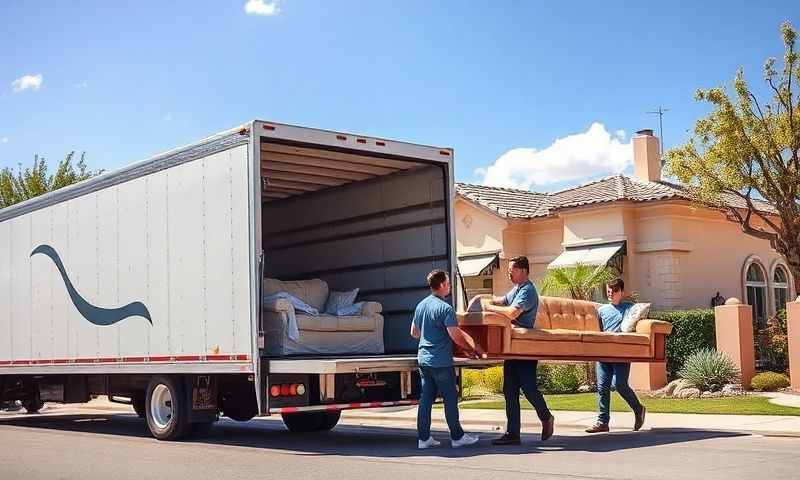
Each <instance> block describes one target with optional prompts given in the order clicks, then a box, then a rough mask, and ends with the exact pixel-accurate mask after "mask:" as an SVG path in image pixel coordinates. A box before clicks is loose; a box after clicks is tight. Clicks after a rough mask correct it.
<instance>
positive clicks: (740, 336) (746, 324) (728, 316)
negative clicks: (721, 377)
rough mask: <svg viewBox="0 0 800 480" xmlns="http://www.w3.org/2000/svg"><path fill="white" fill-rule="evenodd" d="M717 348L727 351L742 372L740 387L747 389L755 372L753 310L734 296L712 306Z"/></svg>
mask: <svg viewBox="0 0 800 480" xmlns="http://www.w3.org/2000/svg"><path fill="white" fill-rule="evenodd" d="M714 323H715V329H716V333H717V350H718V351H720V352H724V353H727V354H728V356H729V357H731V359H733V362H734V363H735V364H736V366H737V367H738V368H739V370H740V371H741V372H742V388H744V389H746V390H749V389H750V381H751V380H752V379H753V376H754V375H755V373H756V358H755V345H754V342H753V310H752V307H751V306H750V305H743V304H742V303H741V302H740V301H739V300H738V299H736V298H729V299H728V300H727V301H726V302H725V305H721V306H719V307H714Z"/></svg>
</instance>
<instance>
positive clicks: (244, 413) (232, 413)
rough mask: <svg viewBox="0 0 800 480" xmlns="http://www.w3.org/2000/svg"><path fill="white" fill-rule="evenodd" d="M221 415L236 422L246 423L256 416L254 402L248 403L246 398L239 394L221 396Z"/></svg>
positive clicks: (256, 407) (230, 393)
mask: <svg viewBox="0 0 800 480" xmlns="http://www.w3.org/2000/svg"><path fill="white" fill-rule="evenodd" d="M221 407H222V414H223V415H224V416H226V417H228V418H230V419H231V420H236V421H237V422H246V421H248V420H251V419H252V418H253V417H255V416H256V415H257V414H258V406H257V405H256V402H255V401H252V402H251V401H248V397H247V396H246V395H244V394H243V393H241V392H237V391H234V392H228V393H226V394H223V396H222V405H221Z"/></svg>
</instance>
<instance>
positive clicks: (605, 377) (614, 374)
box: [586, 278, 647, 433]
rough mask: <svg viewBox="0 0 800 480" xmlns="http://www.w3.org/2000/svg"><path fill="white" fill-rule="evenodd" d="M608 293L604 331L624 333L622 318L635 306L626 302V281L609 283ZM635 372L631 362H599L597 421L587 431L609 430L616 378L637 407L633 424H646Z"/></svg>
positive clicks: (603, 310)
mask: <svg viewBox="0 0 800 480" xmlns="http://www.w3.org/2000/svg"><path fill="white" fill-rule="evenodd" d="M606 295H607V296H608V301H609V303H607V304H605V305H603V306H601V307H600V308H598V309H597V313H598V314H599V315H600V321H601V322H602V326H603V331H604V332H621V331H622V318H623V317H624V316H625V312H627V311H628V309H629V308H630V307H631V305H632V304H631V303H622V299H623V298H624V297H625V282H624V281H623V280H622V279H621V278H616V279H614V280H612V281H610V282H608V284H607V285H606ZM630 373H631V364H630V363H612V362H597V395H598V401H597V407H598V410H599V414H598V415H597V423H595V424H594V425H592V426H591V427H589V428H587V429H586V433H599V432H607V431H608V422H609V420H610V419H611V414H610V410H611V383H612V379H613V383H614V389H615V390H616V391H617V393H619V394H620V396H621V397H622V398H624V399H625V401H626V402H628V405H630V407H631V409H632V410H633V413H634V415H635V416H636V420H635V422H634V425H633V429H634V430H639V429H640V428H642V425H644V415H645V413H646V412H647V410H646V409H645V408H644V405H642V404H641V403H640V402H639V399H638V398H637V397H636V393H635V392H634V391H633V389H632V388H631V387H630V385H628V377H629V376H630Z"/></svg>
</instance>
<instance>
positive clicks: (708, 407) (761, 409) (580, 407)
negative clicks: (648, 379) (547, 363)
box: [461, 393, 800, 416]
mask: <svg viewBox="0 0 800 480" xmlns="http://www.w3.org/2000/svg"><path fill="white" fill-rule="evenodd" d="M545 398H546V400H547V406H548V407H550V409H551V410H573V411H579V412H594V411H596V410H597V394H594V393H576V394H569V395H545ZM640 400H641V401H642V403H643V404H644V405H645V406H646V407H647V411H648V412H650V413H706V414H732V415H797V416H800V408H792V407H783V406H780V405H774V404H772V403H769V402H768V401H767V400H768V399H767V398H766V397H762V396H758V395H746V396H742V397H728V398H703V399H699V398H690V399H677V398H651V397H644V396H642V397H640ZM522 407H523V408H525V409H530V408H532V407H531V405H530V404H529V403H528V402H527V401H523V402H522ZM461 408H487V409H496V410H502V409H504V408H505V402H504V401H503V400H487V401H475V402H465V403H463V404H462V405H461ZM611 410H612V411H614V412H626V411H630V408H629V407H628V405H627V404H626V403H625V401H624V400H623V399H622V398H621V397H620V396H619V395H617V394H616V393H612V395H611Z"/></svg>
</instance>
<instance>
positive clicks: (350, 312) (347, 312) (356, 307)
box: [336, 302, 364, 317]
mask: <svg viewBox="0 0 800 480" xmlns="http://www.w3.org/2000/svg"><path fill="white" fill-rule="evenodd" d="M363 307H364V302H358V303H354V304H352V305H347V306H346V307H339V309H338V310H336V316H337V317H352V316H355V315H361V309H362V308H363Z"/></svg>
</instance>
